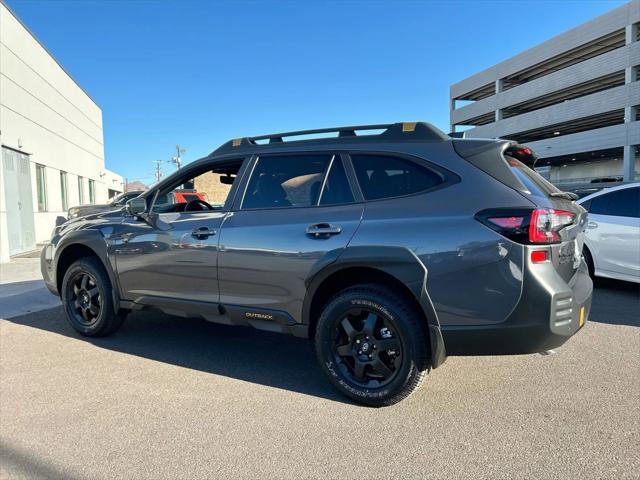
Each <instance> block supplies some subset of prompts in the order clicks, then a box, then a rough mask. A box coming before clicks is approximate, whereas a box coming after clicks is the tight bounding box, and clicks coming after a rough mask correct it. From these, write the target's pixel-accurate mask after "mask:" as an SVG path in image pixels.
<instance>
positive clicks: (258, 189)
mask: <svg viewBox="0 0 640 480" xmlns="http://www.w3.org/2000/svg"><path fill="white" fill-rule="evenodd" d="M333 157H334V156H333V155H331V154H319V155H318V154H299V155H298V154H296V155H282V156H276V155H274V156H266V157H260V158H258V160H257V163H256V164H255V167H254V169H253V173H252V175H251V178H250V179H249V183H248V184H247V189H246V192H245V195H244V199H243V201H242V206H241V208H242V209H243V210H246V209H254V208H285V207H310V206H314V205H317V204H318V198H319V196H320V190H321V188H322V181H323V179H324V177H325V173H326V171H327V168H328V166H329V163H330V161H331V159H332V158H333Z"/></svg>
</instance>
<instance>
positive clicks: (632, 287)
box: [589, 278, 640, 327]
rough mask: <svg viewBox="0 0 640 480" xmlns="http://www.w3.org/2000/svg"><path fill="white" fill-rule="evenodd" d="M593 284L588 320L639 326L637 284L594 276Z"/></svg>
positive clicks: (639, 301)
mask: <svg viewBox="0 0 640 480" xmlns="http://www.w3.org/2000/svg"><path fill="white" fill-rule="evenodd" d="M593 286H594V289H593V301H592V303H591V313H590V314H589V320H590V321H592V322H598V323H607V324H610V325H628V326H632V327H640V285H639V284H637V283H631V282H623V281H621V280H613V279H609V278H596V279H595V281H594V282H593Z"/></svg>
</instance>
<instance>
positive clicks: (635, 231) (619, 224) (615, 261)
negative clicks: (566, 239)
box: [586, 187, 640, 277]
mask: <svg viewBox="0 0 640 480" xmlns="http://www.w3.org/2000/svg"><path fill="white" fill-rule="evenodd" d="M587 206H588V207H589V208H588V210H589V222H588V225H587V233H586V241H587V246H588V247H589V248H590V249H591V253H592V255H593V257H594V261H595V265H596V269H597V270H598V272H600V273H602V274H605V275H607V276H616V275H621V276H632V277H640V187H632V188H624V189H620V190H615V191H613V192H608V193H603V194H602V195H599V196H596V197H594V198H592V199H591V200H590V201H589V203H588V205H587Z"/></svg>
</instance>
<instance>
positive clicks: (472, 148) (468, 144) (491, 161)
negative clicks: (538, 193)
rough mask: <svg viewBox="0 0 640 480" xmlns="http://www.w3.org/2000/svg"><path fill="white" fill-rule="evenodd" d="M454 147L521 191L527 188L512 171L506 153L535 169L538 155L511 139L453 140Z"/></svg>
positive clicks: (479, 165) (484, 169)
mask: <svg viewBox="0 0 640 480" xmlns="http://www.w3.org/2000/svg"><path fill="white" fill-rule="evenodd" d="M453 148H454V149H455V151H456V152H457V153H458V155H460V156H461V157H462V158H464V159H465V160H467V161H468V162H469V163H471V164H473V165H474V166H476V167H478V168H479V169H480V170H482V171H483V172H485V173H487V174H489V175H491V176H492V177H493V178H495V179H496V180H498V181H499V182H501V183H504V184H505V185H508V186H509V187H511V188H513V189H515V190H518V191H519V192H527V191H528V190H527V188H526V187H525V186H524V185H523V184H522V182H521V181H520V180H518V178H517V177H516V176H515V175H514V174H513V173H512V172H511V168H510V167H509V164H508V163H507V162H508V160H507V159H506V158H505V155H508V156H510V157H513V158H515V159H516V160H519V161H520V162H522V163H524V164H525V165H526V166H527V167H529V168H531V169H533V167H534V165H535V163H536V161H537V160H538V157H537V156H536V154H535V153H534V152H533V150H531V149H530V148H529V147H525V146H523V145H520V144H518V143H516V142H514V141H511V140H455V139H454V140H453Z"/></svg>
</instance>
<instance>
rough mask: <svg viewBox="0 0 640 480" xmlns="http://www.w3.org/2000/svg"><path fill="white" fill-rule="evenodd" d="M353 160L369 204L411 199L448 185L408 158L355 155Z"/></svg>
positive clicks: (436, 175)
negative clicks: (384, 199) (387, 199)
mask: <svg viewBox="0 0 640 480" xmlns="http://www.w3.org/2000/svg"><path fill="white" fill-rule="evenodd" d="M351 160H352V162H353V167H354V169H355V171H356V176H357V178H358V183H359V184H360V188H361V189H362V194H363V195H364V198H365V199H366V200H378V199H381V198H391V197H400V196H403V195H410V194H412V193H418V192H422V191H424V190H428V189H430V188H433V187H435V186H436V185H439V184H441V183H443V182H444V178H442V176H441V175H440V174H438V173H436V172H434V171H432V170H430V169H429V168H427V167H426V166H423V165H419V164H418V163H416V162H413V161H411V160H407V159H404V158H399V157H392V156H387V155H351Z"/></svg>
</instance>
